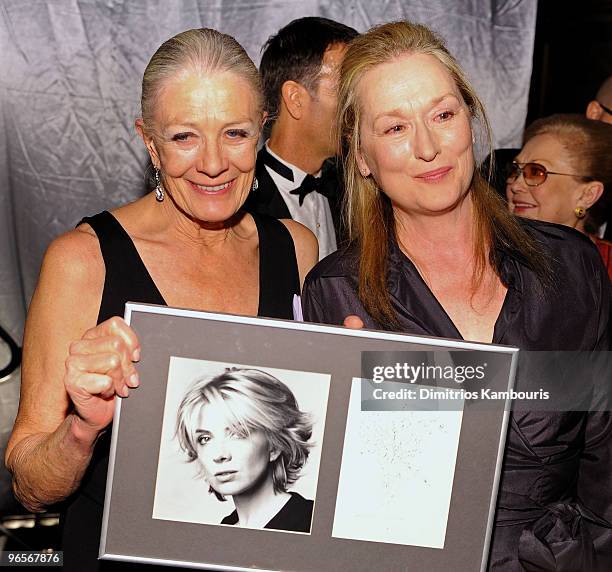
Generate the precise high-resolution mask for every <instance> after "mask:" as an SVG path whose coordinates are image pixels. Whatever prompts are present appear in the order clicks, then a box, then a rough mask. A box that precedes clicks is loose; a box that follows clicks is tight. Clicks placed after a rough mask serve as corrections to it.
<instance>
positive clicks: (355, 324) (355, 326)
mask: <svg viewBox="0 0 612 572" xmlns="http://www.w3.org/2000/svg"><path fill="white" fill-rule="evenodd" d="M344 327H345V328H350V329H351V330H361V328H363V320H362V319H361V318H360V317H359V316H355V315H354V314H351V315H350V316H347V317H346V318H344Z"/></svg>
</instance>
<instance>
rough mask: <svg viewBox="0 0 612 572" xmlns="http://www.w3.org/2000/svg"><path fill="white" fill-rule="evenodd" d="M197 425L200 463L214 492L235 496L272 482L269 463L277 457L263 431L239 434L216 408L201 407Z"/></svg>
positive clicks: (228, 419) (226, 417) (208, 405)
mask: <svg viewBox="0 0 612 572" xmlns="http://www.w3.org/2000/svg"><path fill="white" fill-rule="evenodd" d="M197 421H198V424H197V429H196V431H195V438H196V442H197V453H198V463H199V464H200V466H201V467H202V471H203V474H204V476H205V478H206V481H207V482H208V484H209V485H210V486H211V487H212V488H213V489H214V490H215V491H217V492H218V493H219V494H221V495H231V496H236V495H241V494H245V493H248V492H249V491H251V490H252V489H253V488H255V487H258V486H259V485H261V484H262V482H263V481H265V480H268V479H269V480H270V481H271V480H272V475H271V472H270V463H271V462H272V461H274V460H275V459H276V458H277V457H278V454H277V453H275V452H271V451H270V446H269V444H268V440H267V438H266V436H265V435H264V433H263V432H262V431H259V430H251V432H250V434H248V435H241V434H239V433H238V432H237V431H236V430H235V429H233V428H232V423H231V420H230V418H229V416H228V412H227V410H226V409H225V408H224V407H219V406H218V405H217V404H215V405H211V404H205V405H202V407H201V408H200V412H199V414H198V416H197Z"/></svg>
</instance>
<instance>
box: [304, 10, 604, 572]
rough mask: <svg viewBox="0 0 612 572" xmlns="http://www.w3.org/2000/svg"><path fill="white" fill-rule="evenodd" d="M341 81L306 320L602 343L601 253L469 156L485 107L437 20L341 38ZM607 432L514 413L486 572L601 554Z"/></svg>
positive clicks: (526, 341)
mask: <svg viewBox="0 0 612 572" xmlns="http://www.w3.org/2000/svg"><path fill="white" fill-rule="evenodd" d="M339 89H340V91H339V100H338V117H337V127H338V133H339V137H340V139H341V141H340V143H341V148H342V149H343V153H344V157H343V160H344V172H345V179H346V181H345V182H346V190H347V199H348V200H347V210H346V214H347V218H348V226H349V230H350V238H351V241H350V244H349V246H348V247H347V248H346V249H343V250H340V251H338V252H336V253H334V254H332V255H330V256H328V257H327V258H326V259H324V260H323V261H321V262H320V263H319V264H318V265H317V266H315V268H314V269H313V270H312V272H311V273H310V274H309V276H308V277H307V280H306V285H305V291H304V315H305V318H306V319H307V320H310V321H316V322H323V323H331V324H342V323H343V322H344V323H345V324H346V325H351V326H357V327H358V326H363V325H365V326H366V327H369V328H373V329H384V330H394V331H401V332H407V333H411V334H423V335H427V336H437V337H444V338H452V339H465V340H471V341H477V342H487V343H491V342H492V343H495V344H507V345H513V346H518V347H519V348H521V349H525V350H589V351H590V350H607V349H609V347H610V328H609V316H610V299H611V286H610V282H609V280H608V277H607V275H606V272H605V269H604V268H603V265H602V264H601V259H600V257H599V255H598V253H597V251H596V250H595V249H594V248H592V246H591V245H589V244H588V242H587V241H585V240H583V239H582V238H581V237H580V236H576V235H575V233H574V232H573V231H571V230H569V229H568V230H566V229H564V228H563V227H556V226H555V227H551V226H550V225H545V224H543V223H538V222H535V221H526V220H522V219H518V218H516V217H513V216H512V215H511V214H510V213H508V212H507V209H506V206H505V205H504V203H503V201H502V199H501V198H500V197H498V196H497V195H496V193H495V191H494V190H493V189H492V188H491V187H490V186H489V185H488V183H487V181H486V180H485V178H483V176H482V175H481V174H480V173H479V172H478V170H477V169H476V167H475V162H474V143H475V141H476V139H477V138H481V137H483V138H486V139H488V147H489V148H490V147H491V144H490V135H489V132H490V130H489V128H488V122H487V120H486V116H485V111H484V108H483V105H482V103H481V102H480V100H479V99H478V97H477V95H476V93H475V91H474V89H473V88H472V86H471V85H470V84H469V82H468V80H467V78H466V76H465V74H464V72H463V71H462V70H461V68H460V67H459V65H458V64H457V62H456V61H455V59H454V58H453V57H452V55H451V54H450V53H449V52H448V50H447V49H446V48H445V46H444V43H443V42H442V40H441V39H440V38H439V37H438V36H437V35H436V34H435V33H433V32H432V31H431V30H429V29H428V28H426V27H425V26H422V25H418V24H412V23H410V22H395V23H390V24H383V25H380V26H377V27H374V28H372V29H371V30H370V31H368V32H367V33H365V34H363V35H362V36H360V37H358V38H356V39H355V40H353V42H352V43H351V44H350V46H349V49H348V51H347V53H346V56H345V59H344V61H343V64H342V68H341V74H340V88H339ZM584 273H588V274H589V276H590V277H591V278H590V280H589V282H588V283H587V282H586V281H585V280H584V278H583V276H584ZM568 309H571V311H568ZM347 316H349V317H348V318H347ZM345 318H347V319H346V320H345ZM611 436H612V421H611V419H610V415H609V413H607V412H567V411H566V412H558V413H537V412H532V411H527V412H525V411H523V412H520V413H517V414H515V415H514V416H513V418H512V421H511V424H510V428H509V436H508V442H507V445H506V451H505V459H504V469H503V474H502V478H501V484H500V490H499V497H498V503H497V512H496V520H495V527H494V532H493V540H492V545H491V551H490V568H491V569H492V570H511V571H517V572H518V571H519V570H523V569H524V568H523V566H525V567H528V569H529V570H536V569H546V570H553V569H558V570H569V569H574V568H572V566H574V564H575V563H576V562H579V563H580V566H579V568H580V569H582V570H587V569H590V568H589V567H588V566H589V565H590V564H589V563H591V562H595V561H597V558H599V559H601V558H602V557H603V556H602V555H604V554H606V551H607V550H608V548H606V546H605V545H606V544H607V545H608V546H609V545H610V544H611V543H612V535H610V530H609V529H606V528H605V526H606V523H608V524H609V521H610V520H612V489H610V487H609V486H608V484H609V479H610V474H609V472H608V471H609V467H610V464H609V463H610V459H611V454H610V447H611V443H612V438H611ZM432 454H433V453H432ZM591 514H594V515H596V516H595V519H600V520H598V521H597V522H599V523H600V524H602V523H603V527H602V528H598V527H597V526H592V524H593V522H595V521H594V520H591V519H590V517H589V516H587V515H591ZM567 523H569V524H567ZM593 542H594V543H595V544H596V545H599V546H598V550H595V551H594V550H593V549H592V546H593ZM593 552H596V554H595V555H593ZM607 553H608V554H609V551H608V552H607ZM538 562H541V563H547V565H548V566H549V567H548V568H538V567H537V566H538V565H539V564H538ZM551 562H552V564H550V563H551ZM598 562H601V560H599V561H598ZM530 566H531V567H530ZM576 569H578V568H576Z"/></svg>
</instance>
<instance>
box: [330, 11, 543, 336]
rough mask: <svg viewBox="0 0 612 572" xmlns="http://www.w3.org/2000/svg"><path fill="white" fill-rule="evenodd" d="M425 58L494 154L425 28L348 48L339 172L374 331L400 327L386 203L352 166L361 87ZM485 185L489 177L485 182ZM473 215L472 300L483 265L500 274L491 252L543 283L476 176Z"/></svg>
mask: <svg viewBox="0 0 612 572" xmlns="http://www.w3.org/2000/svg"><path fill="white" fill-rule="evenodd" d="M413 54H425V55H430V56H432V57H434V58H436V59H437V60H438V61H439V62H440V63H441V64H442V65H443V66H444V67H445V68H446V70H447V72H448V73H449V74H450V76H451V77H452V79H453V81H454V82H455V84H456V86H457V89H458V91H459V93H460V95H461V97H462V98H463V102H464V103H465V105H466V107H467V108H468V110H469V113H470V115H471V117H472V122H473V125H477V124H479V125H480V127H481V129H480V130H481V131H484V136H485V138H486V147H488V148H489V150H492V143H491V128H490V126H489V122H488V119H487V116H486V112H485V109H484V106H483V104H482V102H481V101H480V99H479V98H478V96H477V95H476V92H475V91H474V89H473V87H472V86H471V85H470V83H469V81H468V79H467V77H466V75H465V73H464V72H463V70H462V69H461V68H460V66H459V64H458V63H457V61H456V60H455V58H453V56H452V55H451V54H450V53H449V52H448V50H447V49H446V47H445V45H444V42H443V41H442V39H441V38H440V37H439V36H437V35H436V34H435V33H434V32H432V31H431V30H430V29H429V28H427V27H425V26H422V25H420V24H413V23H411V22H408V21H400V22H392V23H388V24H382V25H379V26H375V27H374V28H372V29H371V30H369V31H368V32H366V33H365V34H362V35H361V36H358V37H357V38H355V39H354V40H352V41H351V43H350V44H349V47H348V51H347V53H346V55H345V57H344V60H343V62H342V66H341V72H340V82H339V94H338V112H337V122H336V123H337V128H338V131H337V136H338V139H339V145H338V148H339V149H340V150H341V154H342V160H343V164H344V176H345V186H346V198H345V211H344V217H345V220H346V225H347V228H348V230H349V238H350V242H351V245H355V246H356V247H357V250H358V252H359V287H358V295H359V299H360V300H361V302H362V303H363V305H364V307H365V308H366V310H367V311H368V312H369V314H370V315H371V316H372V317H373V318H374V319H375V320H376V321H377V322H378V323H379V325H380V327H382V328H386V329H393V328H396V327H397V326H398V324H397V318H396V315H395V312H394V310H393V308H392V305H391V301H390V297H389V293H388V291H387V287H386V275H387V265H388V247H389V240H390V239H391V238H395V222H394V218H393V212H392V208H391V203H390V201H389V199H388V198H387V196H386V195H385V194H384V193H383V192H381V189H380V188H379V187H378V185H377V183H376V181H375V180H374V179H373V177H367V178H365V177H363V176H361V174H360V172H359V167H358V164H357V153H358V151H359V149H360V144H361V143H360V128H361V115H362V108H361V105H360V102H359V97H358V94H359V86H360V82H361V80H362V79H363V77H364V75H365V74H366V73H367V72H368V71H370V70H372V69H373V68H375V67H377V66H379V65H381V64H384V63H387V62H389V61H392V60H394V59H396V58H399V57H402V56H409V55H413ZM487 178H488V179H490V173H489V174H488V177H487ZM469 192H470V193H471V195H472V198H473V203H474V207H475V208H474V211H475V239H474V245H473V247H474V260H475V270H474V274H473V277H472V285H471V286H472V292H475V291H476V290H477V288H478V287H479V285H480V283H481V281H482V278H483V276H484V272H485V270H486V267H487V265H488V264H491V265H492V267H493V269H494V270H495V271H496V273H497V274H498V276H499V274H500V271H499V260H498V259H497V254H496V249H495V246H505V247H507V248H510V249H512V250H515V251H516V250H518V251H519V252H520V253H521V254H522V256H521V258H522V259H524V260H525V261H526V263H527V265H528V266H529V267H530V268H532V269H533V270H535V271H536V273H538V275H540V276H541V277H542V278H543V277H544V275H545V274H546V271H545V270H543V268H544V267H545V266H546V261H545V258H544V256H543V254H542V253H541V252H540V251H539V249H538V246H537V244H536V243H535V241H534V240H533V239H532V238H531V236H530V235H529V234H528V233H527V232H525V231H524V230H523V228H522V227H521V226H520V224H519V223H518V222H517V221H516V220H515V218H514V217H513V216H512V215H511V214H509V213H508V212H507V208H506V206H505V204H504V203H503V201H502V200H501V198H500V197H499V196H498V195H497V193H496V192H495V191H494V190H493V189H492V188H491V187H490V185H489V184H488V182H487V181H486V180H485V179H484V178H483V177H482V176H481V174H480V172H479V171H478V170H477V169H476V170H475V172H474V175H473V179H472V184H471V187H470V191H469Z"/></svg>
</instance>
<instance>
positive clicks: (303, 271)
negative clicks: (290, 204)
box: [281, 219, 319, 287]
mask: <svg viewBox="0 0 612 572" xmlns="http://www.w3.org/2000/svg"><path fill="white" fill-rule="evenodd" d="M281 222H282V223H283V224H284V225H285V226H286V227H287V230H288V231H289V233H290V234H291V238H292V239H293V244H294V246H295V256H296V258H297V264H298V271H299V273H300V287H302V286H303V285H304V279H305V278H306V275H307V274H308V273H309V272H310V270H311V269H312V267H313V266H314V265H315V264H316V263H317V261H318V260H319V243H318V242H317V238H316V237H315V235H314V234H313V233H312V232H311V231H310V230H309V229H308V228H306V227H305V226H304V225H303V224H300V223H299V222H296V221H294V220H291V219H282V220H281Z"/></svg>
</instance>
